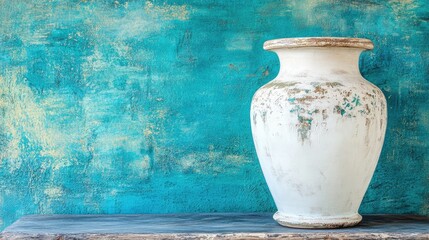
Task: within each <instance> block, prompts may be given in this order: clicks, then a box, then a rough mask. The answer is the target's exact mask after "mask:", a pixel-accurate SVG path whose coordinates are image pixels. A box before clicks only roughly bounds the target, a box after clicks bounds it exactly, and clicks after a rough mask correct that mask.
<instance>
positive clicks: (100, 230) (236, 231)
mask: <svg viewBox="0 0 429 240" xmlns="http://www.w3.org/2000/svg"><path fill="white" fill-rule="evenodd" d="M207 238H209V239H267V238H271V239H281V238H283V239H286V238H287V239H326V238H329V239H392V238H393V239H429V218H427V217H422V216H413V215H365V216H364V218H363V221H362V222H361V224H359V225H358V226H356V227H352V228H343V229H327V230H309V229H293V228H286V227H282V226H280V225H278V224H277V223H276V222H275V221H274V220H273V219H272V214H271V213H211V214H162V215H160V214H139V215H31V216H25V217H23V218H21V219H19V220H18V221H17V222H15V223H14V224H12V225H11V226H9V227H8V228H6V229H5V230H4V231H3V232H2V235H1V236H0V239H8V240H14V239H207Z"/></svg>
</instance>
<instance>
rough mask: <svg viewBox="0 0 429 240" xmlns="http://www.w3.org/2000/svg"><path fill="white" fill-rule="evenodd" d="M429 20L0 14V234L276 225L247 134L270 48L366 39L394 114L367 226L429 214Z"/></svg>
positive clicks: (314, 14)
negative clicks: (125, 222) (378, 217)
mask: <svg viewBox="0 0 429 240" xmlns="http://www.w3.org/2000/svg"><path fill="white" fill-rule="evenodd" d="M428 20H429V6H428V2H427V1H426V0H405V1H399V0H397V1H393V0H390V1H382V0H365V1H357V0H355V1H329V0H323V1H302V0H295V1H262V0H254V1H245V0H235V1H203V0H189V1H185V0H175V1H169V0H168V1H125V0H117V1H114V0H104V1H90V0H82V1H77V0H75V1H69V0H67V1H66V0H35V1H30V0H20V1H9V0H0V23H1V24H0V229H2V228H4V227H6V226H8V225H9V224H11V223H12V222H13V221H15V220H16V219H17V218H19V217H20V216H22V215H25V214H34V213H43V214H46V213H169V212H235V211H237V212H248V211H273V210H274V204H273V202H272V200H271V196H270V195H269V192H268V189H267V187H266V184H265V182H264V179H263V176H262V173H261V170H260V168H259V165H258V162H257V158H256V155H255V151H254V148H253V142H252V138H251V133H250V126H249V125H250V123H249V107H250V101H251V97H252V95H253V93H254V92H255V91H256V89H257V88H259V87H260V86H262V85H263V84H265V83H266V82H268V81H269V80H270V79H272V78H274V76H275V75H276V73H277V71H278V62H277V59H276V56H275V55H274V54H273V53H269V52H264V51H263V50H262V43H263V42H264V41H265V40H268V39H272V38H279V37H298V36H301V37H302V36H351V37H367V38H370V39H372V40H373V41H374V44H375V49H374V51H372V52H368V53H365V54H364V55H363V56H362V59H361V66H362V72H363V75H364V76H365V77H366V78H367V79H369V80H370V81H372V82H373V83H375V84H376V85H378V86H379V87H380V88H381V89H382V90H383V92H384V93H385V95H386V97H387V99H388V105H389V121H390V122H389V125H388V131H387V139H386V144H385V147H384V150H383V153H382V156H381V159H380V162H379V165H378V168H377V171H376V173H375V176H374V178H373V181H372V183H371V186H370V189H369V191H368V192H367V195H366V197H365V200H364V202H363V205H362V207H361V211H362V212H363V213H416V214H426V215H428V214H429V77H428V75H429V60H428V59H429V44H428V39H429V22H428Z"/></svg>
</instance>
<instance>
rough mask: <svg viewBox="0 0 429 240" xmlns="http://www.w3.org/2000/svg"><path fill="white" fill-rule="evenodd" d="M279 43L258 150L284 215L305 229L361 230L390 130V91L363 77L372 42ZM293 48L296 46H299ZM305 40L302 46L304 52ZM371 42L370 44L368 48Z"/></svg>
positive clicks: (262, 97) (260, 98) (257, 107)
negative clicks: (364, 204)
mask: <svg viewBox="0 0 429 240" xmlns="http://www.w3.org/2000/svg"><path fill="white" fill-rule="evenodd" d="M330 39H332V38H323V39H318V38H311V39H309V40H308V41H307V42H306V39H298V40H299V41H298V40H297V41H294V39H288V41H285V43H284V45H283V46H282V45H281V40H280V41H279V40H277V41H276V42H275V43H276V44H275V47H271V48H270V46H272V45H273V44H272V42H271V45H270V42H268V43H266V44H265V48H266V49H269V50H272V51H274V52H276V53H277V55H278V57H279V59H280V64H281V67H280V72H279V74H278V76H277V77H276V78H275V79H274V80H272V81H271V82H269V83H268V84H266V85H265V86H263V87H261V88H260V89H259V90H258V91H257V92H256V93H255V95H254V97H253V101H252V106H251V126H252V133H253V138H254V142H255V147H256V151H257V154H258V157H259V160H260V164H261V167H262V170H263V173H264V176H265V179H266V181H267V183H268V186H269V188H270V191H271V194H272V196H273V198H274V201H275V203H276V206H277V208H278V212H277V213H276V214H275V215H274V218H275V219H276V221H277V222H279V223H280V224H282V225H285V226H291V227H301V228H335V227H345V226H353V225H356V224H358V223H359V222H360V221H361V216H360V215H359V214H358V208H359V205H360V204H361V201H362V198H363V196H364V194H365V191H366V189H367V188H368V184H369V182H370V180H371V177H372V175H373V173H374V170H375V167H376V165H377V161H378V158H379V155H380V152H381V148H382V145H383V141H384V135H385V130H386V121H387V110H386V100H385V97H384V95H383V93H382V92H381V91H380V90H379V89H378V88H377V87H376V86H375V85H373V84H371V83H370V82H368V81H367V80H365V79H364V78H363V77H362V76H361V74H360V72H359V66H358V61H359V55H360V53H361V52H362V51H363V50H365V49H371V48H372V43H371V42H370V41H369V40H367V39H353V40H354V41H355V42H356V41H357V42H358V43H357V44H356V45H353V44H351V43H349V44H344V43H345V42H346V43H347V39H344V38H341V39H339V38H334V40H336V41H331V44H328V45H326V44H325V45H323V46H319V45H317V44H315V43H317V41H318V40H323V41H324V42H325V43H326V42H329V40H330ZM291 42H292V43H293V44H291ZM297 42H298V43H299V44H300V45H298V46H297ZM363 43H364V44H363Z"/></svg>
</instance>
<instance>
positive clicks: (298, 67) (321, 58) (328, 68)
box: [273, 47, 364, 80]
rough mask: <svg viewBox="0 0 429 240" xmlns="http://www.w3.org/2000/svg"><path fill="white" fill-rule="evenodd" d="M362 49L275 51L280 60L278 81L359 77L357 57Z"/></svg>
mask: <svg viewBox="0 0 429 240" xmlns="http://www.w3.org/2000/svg"><path fill="white" fill-rule="evenodd" d="M363 50H364V49H361V48H345V47H303V48H282V49H275V50H273V51H274V52H276V53H277V55H278V57H279V60H280V71H279V74H278V76H277V78H278V79H279V80H282V79H284V80H287V78H288V77H297V76H298V77H305V76H327V75H337V74H350V75H359V76H360V71H359V56H360V54H361V52H362V51H363Z"/></svg>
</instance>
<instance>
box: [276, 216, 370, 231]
mask: <svg viewBox="0 0 429 240" xmlns="http://www.w3.org/2000/svg"><path fill="white" fill-rule="evenodd" d="M273 218H274V220H276V221H277V222H278V223H279V224H280V225H282V226H285V227H291V228H344V227H352V226H355V225H357V224H358V223H360V221H362V216H361V215H360V214H355V215H352V216H347V217H319V218H317V217H313V218H305V217H291V216H286V215H283V214H281V213H279V212H276V213H275V214H274V216H273Z"/></svg>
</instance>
